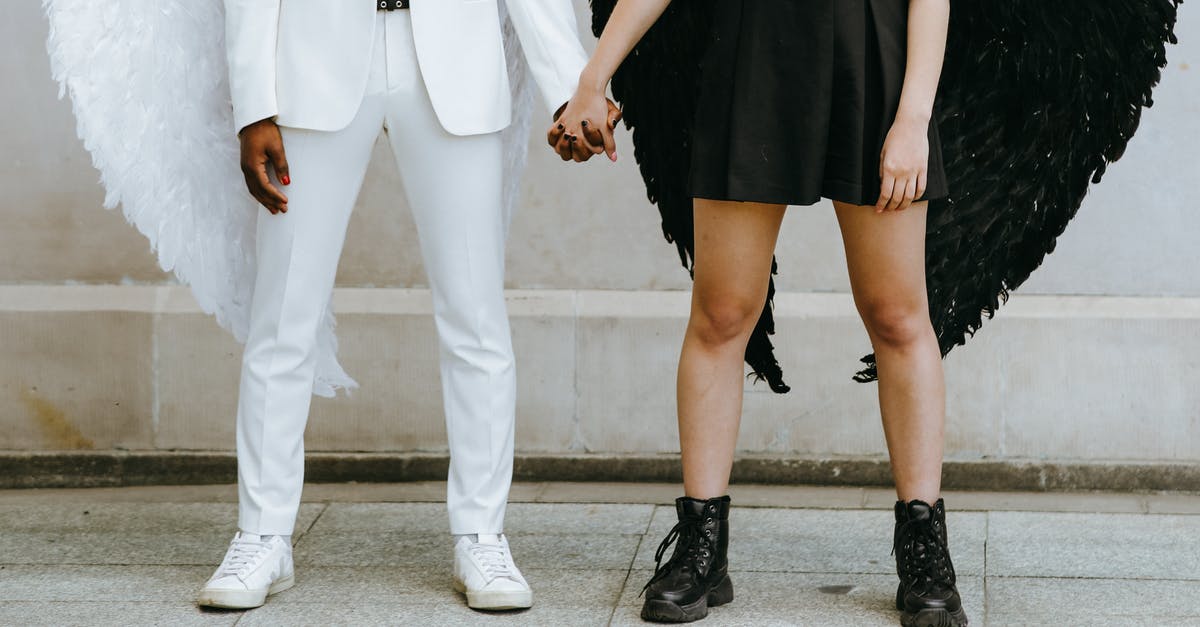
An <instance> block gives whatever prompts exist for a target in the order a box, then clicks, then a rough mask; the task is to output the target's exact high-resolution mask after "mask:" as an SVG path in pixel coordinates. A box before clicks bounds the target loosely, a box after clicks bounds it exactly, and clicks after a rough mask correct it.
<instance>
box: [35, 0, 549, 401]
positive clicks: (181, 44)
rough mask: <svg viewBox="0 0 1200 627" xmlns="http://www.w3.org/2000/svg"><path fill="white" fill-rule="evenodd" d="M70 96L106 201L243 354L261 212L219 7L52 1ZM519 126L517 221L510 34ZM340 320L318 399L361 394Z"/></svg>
mask: <svg viewBox="0 0 1200 627" xmlns="http://www.w3.org/2000/svg"><path fill="white" fill-rule="evenodd" d="M43 6H44V8H45V11H46V16H47V18H48V19H49V22H50V35H49V38H48V40H47V50H48V52H49V54H50V62H51V70H52V72H53V75H54V78H55V80H57V81H58V83H59V86H60V92H59V93H60V97H61V96H63V95H66V96H69V97H70V98H71V102H72V106H73V109H74V112H75V118H76V123H77V132H78V135H79V138H80V139H81V140H82V141H83V144H84V147H85V148H86V149H87V150H88V152H89V153H90V154H91V156H92V163H93V165H94V166H95V167H96V169H97V170H99V172H100V181H101V183H102V184H103V185H104V188H105V192H106V193H105V199H104V205H105V207H107V208H109V209H112V208H115V207H117V206H120V207H121V209H122V211H123V213H124V215H125V218H126V219H127V220H128V221H129V223H130V224H132V225H133V226H134V227H136V228H137V229H138V231H140V232H141V233H142V234H143V235H145V236H146V238H147V239H149V240H150V246H151V248H152V249H153V250H154V251H155V252H156V253H157V256H158V263H159V265H160V266H161V267H162V268H163V270H165V271H168V272H173V273H174V275H175V276H176V277H177V278H178V279H179V281H180V282H182V283H184V284H186V285H188V286H190V287H191V289H192V293H193V294H194V295H195V298H196V302H197V303H198V304H199V305H200V307H201V308H202V309H203V310H204V311H205V312H207V313H210V314H212V315H214V316H215V317H216V319H217V322H218V323H219V324H220V325H221V326H222V327H224V328H225V329H227V330H229V331H230V332H231V333H232V334H233V336H234V337H235V338H237V340H238V341H239V342H244V341H245V339H246V333H247V330H248V328H249V322H250V301H251V297H252V295H253V293H254V280H255V264H256V262H255V243H254V237H255V227H254V225H255V220H256V216H257V212H258V211H259V208H258V206H257V204H256V203H255V201H254V199H253V198H251V197H250V195H249V194H248V193H247V191H246V188H245V184H244V181H243V179H242V174H241V171H240V169H239V165H238V163H239V148H238V142H237V138H236V136H235V135H234V133H233V126H234V123H233V109H232V106H231V104H230V96H229V84H228V71H227V67H226V62H225V43H224V34H225V32H224V31H225V26H224V24H225V23H224V8H223V3H222V2H219V1H217V0H199V1H194V2H186V1H184V0H102V1H97V0H43ZM505 34H506V37H507V39H508V46H507V50H508V61H509V69H510V71H511V72H512V85H513V98H514V105H515V107H514V111H515V113H514V117H515V121H514V124H513V125H512V127H510V128H509V129H508V130H506V131H505V135H504V137H505V141H506V143H507V146H508V150H507V158H506V160H505V164H504V165H505V176H506V177H507V178H506V189H505V201H506V202H505V212H506V216H511V214H512V206H513V205H514V204H515V202H516V200H517V197H518V194H519V191H520V178H521V173H522V171H523V170H524V166H525V157H526V150H527V138H528V134H529V118H530V102H531V98H530V93H531V92H530V89H531V86H530V84H529V80H528V78H527V77H528V75H529V72H528V71H527V70H526V69H525V63H524V58H523V55H521V54H520V50H519V45H518V44H517V41H516V37H515V36H513V32H512V28H511V26H510V25H509V24H508V23H507V20H506V23H505ZM334 325H335V320H334V317H333V314H332V312H329V313H328V314H327V315H326V320H325V323H324V324H323V325H322V327H321V329H320V331H319V332H318V347H317V350H318V360H317V374H316V385H315V386H314V393H316V394H318V395H320V396H333V395H334V394H335V393H336V390H337V389H339V388H342V389H352V388H355V387H357V384H356V383H355V382H354V380H353V379H351V378H350V376H349V375H348V374H346V372H345V370H343V369H342V367H341V365H340V364H339V363H338V360H337V337H336V336H335V334H334Z"/></svg>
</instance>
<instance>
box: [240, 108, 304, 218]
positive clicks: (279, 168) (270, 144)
mask: <svg viewBox="0 0 1200 627" xmlns="http://www.w3.org/2000/svg"><path fill="white" fill-rule="evenodd" d="M241 139H242V175H243V176H245V177H246V189H248V190H250V195H251V196H254V199H255V200H257V201H258V202H259V203H260V204H261V205H262V206H264V207H266V208H267V211H270V212H271V213H272V214H276V213H287V203H288V199H287V196H285V195H283V192H281V191H279V188H278V187H275V185H274V183H272V182H271V179H270V177H269V176H267V164H270V165H271V167H272V168H273V169H274V170H275V177H276V178H278V179H279V182H280V183H283V184H284V185H291V184H292V179H291V177H290V176H288V164H287V156H286V155H284V152H283V137H282V136H281V135H280V134H279V127H278V126H276V125H275V121H274V120H271V119H266V120H259V121H258V122H255V123H254V124H251V125H249V126H247V127H246V128H244V129H242V132H241Z"/></svg>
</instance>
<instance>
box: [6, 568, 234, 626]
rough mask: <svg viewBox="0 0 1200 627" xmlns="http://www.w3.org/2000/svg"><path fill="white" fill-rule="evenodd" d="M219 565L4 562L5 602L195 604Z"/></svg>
mask: <svg viewBox="0 0 1200 627" xmlns="http://www.w3.org/2000/svg"><path fill="white" fill-rule="evenodd" d="M218 559H219V558H218ZM216 566H217V564H216V563H213V564H212V565H211V566H208V565H206V566H112V565H102V566H96V565H71V564H65V565H57V564H56V565H49V564H19V565H8V566H4V567H2V568H0V602H8V601H42V602H46V601H67V602H80V601H85V600H86V601H100V602H112V603H162V602H171V603H181V604H189V603H191V602H192V601H193V600H195V598H196V593H197V592H198V591H199V590H200V587H201V586H202V585H203V584H204V582H205V581H207V580H208V578H209V577H210V576H211V575H212V573H213V570H214V569H215V568H216ZM0 624H7V623H3V622H0Z"/></svg>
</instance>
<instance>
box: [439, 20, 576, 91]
mask: <svg viewBox="0 0 1200 627" xmlns="http://www.w3.org/2000/svg"><path fill="white" fill-rule="evenodd" d="M435 1H437V0H435ZM508 14H509V17H510V18H511V19H512V23H513V28H514V29H515V30H516V31H517V37H518V38H520V40H521V48H522V49H524V51H525V58H526V59H527V60H528V61H529V69H530V70H531V71H532V73H533V80H534V81H535V82H536V83H537V84H538V89H539V90H540V91H541V93H542V98H543V99H544V100H545V102H546V107H547V108H548V109H549V110H550V111H556V110H557V109H558V108H559V107H560V106H562V104H563V103H564V102H566V101H567V100H568V99H569V98H570V97H571V94H573V93H575V86H576V85H577V84H578V82H579V73H580V72H581V71H582V70H583V66H584V65H586V64H587V53H586V52H585V51H584V49H583V44H581V43H579V26H578V24H577V22H576V20H575V9H574V7H573V6H572V4H571V0H511V1H510V2H508Z"/></svg>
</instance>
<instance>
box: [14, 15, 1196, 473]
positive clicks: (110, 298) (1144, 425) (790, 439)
mask: <svg viewBox="0 0 1200 627" xmlns="http://www.w3.org/2000/svg"><path fill="white" fill-rule="evenodd" d="M577 4H578V8H579V10H580V15H581V16H583V15H584V12H585V9H584V7H585V3H584V2H583V1H582V0H578V1H577ZM6 8H7V11H6V16H5V19H4V20H2V21H0V41H3V42H5V44H4V48H5V52H6V54H4V55H0V84H2V85H4V86H5V89H4V90H2V93H3V95H2V96H0V98H2V99H3V100H2V102H3V108H4V111H5V113H6V114H5V115H4V116H3V117H2V118H0V147H2V149H3V152H2V153H0V154H2V155H3V157H2V158H0V190H2V191H3V194H2V195H0V224H2V225H3V226H2V227H0V374H2V376H0V449H20V450H38V449H57V448H96V449H101V450H106V449H113V448H120V449H135V450H137V449H227V448H230V447H231V446H232V443H233V438H232V415H233V414H232V409H233V395H234V392H235V385H236V370H237V362H238V349H237V346H236V345H235V344H234V343H233V342H232V341H231V340H229V339H228V338H227V337H226V336H225V335H224V334H223V333H222V332H220V330H219V329H217V327H216V325H215V324H214V323H213V322H212V321H211V320H209V319H207V318H206V317H204V316H202V315H200V314H198V313H197V312H196V311H195V310H194V307H193V306H192V305H190V303H189V299H188V297H187V295H186V292H185V291H183V290H179V289H178V288H169V287H164V288H159V287H156V286H164V285H169V283H170V281H169V279H168V278H167V277H166V276H165V275H164V274H163V273H162V272H161V271H159V270H158V268H157V267H156V266H155V264H154V260H153V257H152V256H151V255H150V254H149V252H148V250H147V246H146V244H145V241H144V240H143V238H142V237H141V236H140V235H138V234H137V233H135V232H134V231H133V230H132V229H131V228H129V227H128V226H127V225H125V224H124V221H123V219H122V217H121V216H120V214H119V213H117V212H107V211H104V210H103V209H101V208H100V202H101V199H102V191H101V189H100V188H99V186H98V185H97V182H96V181H97V175H96V173H95V171H94V170H93V169H92V168H91V166H90V161H89V158H88V156H87V154H86V152H85V151H84V150H83V148H82V146H81V145H80V142H79V141H78V140H77V139H76V138H75V135H74V126H73V120H72V117H71V114H70V108H69V105H68V103H66V102H63V101H59V100H57V99H56V96H57V87H56V85H54V84H53V82H52V81H51V80H50V78H49V68H48V62H47V60H46V57H45V54H44V51H43V46H44V43H43V42H44V39H45V34H46V24H45V22H44V20H43V19H42V17H41V15H40V9H39V3H37V2H20V3H12V6H9V7H6ZM1181 21H1182V26H1181V28H1180V34H1181V38H1182V39H1183V43H1182V44H1181V45H1180V46H1178V47H1176V48H1174V49H1172V50H1171V65H1170V68H1169V69H1168V70H1167V72H1166V76H1165V79H1164V83H1163V86H1162V87H1161V89H1160V90H1159V92H1158V98H1157V101H1158V104H1157V106H1156V107H1155V108H1154V109H1152V110H1151V111H1150V112H1148V114H1147V116H1146V120H1145V124H1144V127H1143V129H1142V130H1141V132H1140V133H1139V135H1138V137H1137V139H1136V140H1135V141H1134V143H1133V144H1132V146H1131V147H1130V150H1129V152H1128V155H1127V156H1126V157H1125V159H1124V160H1123V161H1122V162H1121V163H1120V164H1118V165H1117V166H1116V167H1114V168H1113V169H1112V170H1111V172H1110V174H1109V175H1108V178H1107V179H1106V180H1105V182H1104V183H1103V184H1102V185H1100V186H1098V187H1097V188H1096V189H1095V191H1094V193H1093V194H1092V196H1091V197H1090V198H1089V199H1088V202H1087V204H1086V205H1085V207H1084V209H1083V211H1082V213H1081V215H1080V217H1079V218H1078V220H1077V221H1076V222H1075V223H1074V224H1073V225H1072V228H1071V230H1070V231H1069V232H1068V233H1067V235H1066V236H1065V237H1064V238H1063V240H1062V244H1061V246H1060V249H1059V251H1058V252H1057V253H1056V254H1055V255H1054V256H1052V257H1051V258H1050V260H1049V261H1048V263H1047V264H1046V266H1045V267H1044V268H1043V269H1042V270H1041V271H1040V272H1039V273H1038V274H1037V275H1036V276H1035V278H1034V280H1033V281H1032V282H1031V283H1030V284H1029V286H1028V287H1027V288H1026V289H1025V290H1024V293H1026V294H1032V295H1038V296H1035V297H1026V298H1019V299H1018V300H1017V301H1016V303H1015V305H1014V306H1013V307H1012V308H1011V309H1010V310H1009V311H1008V312H1006V314H1005V315H1003V316H1002V318H1001V319H1000V320H998V321H996V322H994V323H992V324H991V325H989V326H988V327H987V328H986V329H985V331H984V332H983V333H982V334H981V335H980V336H979V337H978V338H977V339H976V340H975V341H973V342H972V344H971V345H970V346H968V347H967V348H966V349H964V350H960V352H958V353H956V354H955V355H954V356H953V357H952V358H951V359H950V360H949V363H948V372H949V377H950V384H951V393H950V425H949V441H948V444H949V452H950V455H951V456H952V457H957V458H961V459H984V458H990V459H1028V458H1038V459H1041V458H1045V459H1084V460H1099V459H1122V460H1142V461H1155V460H1176V461H1179V460H1191V459H1196V458H1197V457H1198V456H1200V430H1197V428H1196V427H1197V426H1198V425H1197V424H1196V423H1197V420H1200V397H1198V396H1197V392H1196V391H1195V386H1194V385H1190V384H1188V383H1187V381H1196V380H1200V363H1198V361H1200V358H1198V357H1196V355H1200V345H1195V346H1193V344H1196V342H1197V341H1198V340H1196V338H1200V333H1197V331H1200V313H1198V304H1197V303H1198V300H1197V299H1200V272H1197V271H1196V270H1197V269H1198V268H1200V247H1197V246H1196V245H1195V243H1196V242H1197V240H1198V239H1200V211H1197V210H1196V208H1195V206H1194V205H1195V201H1194V198H1195V184H1196V181H1200V158H1197V157H1196V156H1195V149H1194V146H1195V144H1196V142H1197V139H1200V115H1197V114H1198V113H1200V43H1198V41H1200V7H1196V6H1192V3H1188V4H1186V5H1185V6H1184V8H1183V9H1182V15H1181ZM586 23H587V21H586V19H581V24H586ZM588 41H589V45H590V38H589V40H588ZM547 115H548V114H547ZM540 141H541V140H540V139H539V138H538V137H536V136H535V137H533V138H531V145H532V146H533V149H534V150H533V155H532V159H531V167H530V170H529V175H528V178H527V181H526V185H525V190H524V197H523V203H522V204H523V206H522V207H521V210H520V212H519V214H518V216H517V218H516V222H515V224H514V226H513V233H512V238H513V239H512V241H513V245H512V246H511V247H510V254H509V279H508V282H509V286H510V287H511V288H513V289H514V292H513V301H512V303H513V305H512V306H513V315H514V328H515V333H516V336H517V346H518V351H519V358H520V369H521V390H522V396H521V399H522V400H521V403H522V404H521V415H522V424H521V429H520V437H519V444H520V447H521V449H522V450H524V451H529V452H546V453H555V452H564V453H565V452H573V453H580V452H618V453H622V452H630V453H633V452H638V453H658V452H670V451H672V450H675V448H676V443H675V427H674V418H673V414H674V409H673V404H674V401H673V392H672V391H671V390H672V385H673V372H674V361H675V358H676V355H677V350H678V342H679V339H680V336H681V333H682V327H683V323H684V319H685V315H686V299H687V295H686V292H685V290H686V289H687V288H688V281H687V277H686V274H685V273H684V272H683V271H682V269H681V268H680V267H679V264H678V261H677V258H676V256H675V253H674V250H673V248H672V247H671V246H669V245H667V244H666V243H665V242H664V241H663V240H662V237H661V232H660V230H659V225H658V220H657V215H656V212H655V210H654V209H653V208H652V207H651V206H650V205H648V203H647V202H646V201H645V198H644V189H643V187H642V185H641V182H640V179H639V178H638V176H637V174H636V168H635V164H634V163H633V159H632V158H631V157H632V150H631V147H630V144H629V140H628V137H627V136H624V135H622V136H621V137H620V141H621V145H622V149H623V150H622V155H623V158H622V160H621V162H620V163H619V164H618V165H615V166H614V165H612V164H609V163H607V162H601V161H596V162H594V163H592V164H588V165H586V166H582V167H568V166H565V165H564V164H562V163H560V162H559V161H558V159H557V157H555V156H554V155H552V154H550V153H549V152H548V151H546V150H544V149H543V148H542V146H541V144H540ZM377 148H378V149H377V155H376V156H377V158H376V159H375V162H374V164H373V166H372V170H371V173H370V175H369V177H368V183H367V185H366V187H365V189H364V190H363V193H362V195H361V197H360V200H359V204H358V208H357V211H356V216H355V218H354V220H353V222H352V225H351V233H350V238H349V242H348V245H347V251H346V255H345V256H344V258H343V260H342V264H341V268H340V272H339V279H338V282H339V285H340V286H341V287H342V291H341V292H339V294H338V304H339V308H340V310H341V311H342V312H343V315H342V318H341V321H342V326H341V331H342V338H343V351H344V354H345V355H346V361H347V364H348V366H349V367H350V368H351V370H352V371H353V373H354V374H355V375H357V376H359V377H360V381H361V382H362V383H363V388H362V390H360V391H359V392H357V393H356V394H355V395H354V396H353V397H352V398H351V399H349V400H346V399H343V400H338V401H332V402H331V401H324V400H322V401H318V403H317V404H316V406H315V412H314V417H313V423H312V426H311V428H310V446H311V448H312V449H313V450H372V451H375V450H380V451H440V450H444V428H443V427H442V426H441V418H440V395H439V394H438V393H437V392H436V385H437V378H436V377H437V374H436V369H435V368H434V363H435V362H434V359H435V354H434V339H433V337H432V335H431V333H432V323H431V321H430V320H429V319H428V316H427V315H426V310H427V305H426V304H424V303H425V302H426V300H425V299H427V293H426V292H425V291H424V290H423V289H422V288H424V286H425V279H424V273H423V269H422V268H421V263H420V258H419V254H418V251H417V243H416V237H415V233H414V228H413V225H412V221H411V218H410V216H409V213H408V209H407V207H406V205H405V202H404V200H403V195H402V189H401V186H400V184H399V180H398V176H397V175H396V163H395V162H394V160H393V159H392V157H391V155H390V153H389V152H388V151H386V150H385V149H384V147H383V146H382V144H381V145H380V146H378V147H377ZM779 252H780V256H781V260H782V268H781V276H780V279H779V285H780V289H781V290H783V291H784V292H785V293H784V294H783V295H782V296H781V298H780V316H781V324H780V335H779V338H778V342H777V343H778V344H779V345H780V349H781V358H782V361H783V363H784V366H785V368H786V369H787V371H788V374H789V379H790V382H791V383H792V384H793V385H794V386H795V391H794V392H793V393H792V394H791V395H790V396H789V397H783V398H780V397H775V396H774V395H771V394H769V392H766V391H765V389H764V388H762V387H758V388H751V389H752V390H753V391H752V393H751V394H750V395H749V396H748V400H747V413H746V418H745V421H744V425H743V431H742V438H741V441H740V444H739V446H740V448H741V449H742V450H744V451H746V452H748V453H769V454H774V455H809V456H817V457H840V456H875V455H878V454H879V453H880V452H881V451H882V450H883V442H882V437H881V435H880V433H879V428H878V424H877V423H878V420H877V417H876V411H875V409H874V391H873V388H871V387H864V386H859V385H855V384H852V383H850V382H849V375H850V374H851V373H852V371H853V369H854V366H855V365H856V359H857V357H858V356H859V355H860V354H862V353H863V352H866V350H867V344H866V340H865V336H864V334H863V333H862V331H861V330H860V328H859V325H858V323H857V321H856V319H855V317H854V314H853V309H852V307H851V304H850V301H849V298H848V297H847V296H846V295H845V292H846V291H847V280H846V271H845V264H844V260H843V257H842V253H841V248H840V241H839V237H838V235H837V229H836V225H835V222H834V219H833V215H832V211H831V210H830V208H829V207H827V206H819V207H814V208H804V209H794V210H793V211H792V213H790V214H789V216H788V220H787V222H786V225H785V228H784V232H783V235H782V239H781V244H780V251H779ZM87 286H97V287H87ZM355 288H374V289H365V290H360V289H355ZM1066 295H1078V296H1075V297H1067V296H1066ZM381 346H382V347H386V348H384V349H383V350H381V349H380V347H381Z"/></svg>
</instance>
